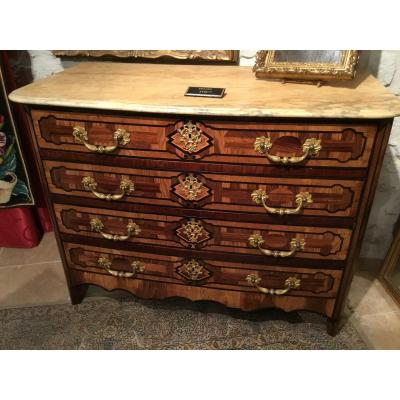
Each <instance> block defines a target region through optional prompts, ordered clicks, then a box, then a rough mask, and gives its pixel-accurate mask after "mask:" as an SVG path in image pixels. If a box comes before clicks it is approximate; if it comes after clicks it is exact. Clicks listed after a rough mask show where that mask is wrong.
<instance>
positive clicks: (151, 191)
mask: <svg viewBox="0 0 400 400" xmlns="http://www.w3.org/2000/svg"><path fill="white" fill-rule="evenodd" d="M44 165H45V169H46V175H47V180H48V183H49V190H50V192H52V193H57V194H68V195H70V196H80V197H87V198H96V197H98V193H100V196H101V194H104V195H106V194H109V195H117V196H118V195H120V194H123V196H122V197H121V198H119V200H118V201H121V202H129V203H141V204H148V205H156V206H158V205H159V206H171V207H177V206H178V207H179V206H184V207H187V208H203V209H206V210H218V211H239V212H244V213H260V214H270V215H276V214H278V215H279V214H280V213H283V214H289V215H291V214H299V215H305V216H307V215H310V216H324V217H330V216H332V217H354V216H355V215H356V212H357V206H358V202H359V199H360V195H361V190H362V182H361V181H355V180H329V179H318V180H317V179H315V180H312V179H289V178H270V177H254V176H253V177H248V176H245V177H244V176H235V175H219V174H191V173H190V174H187V173H179V172H174V171H155V170H139V169H125V168H118V167H107V166H100V165H89V164H76V163H67V162H57V161H48V160H46V161H44ZM84 178H85V179H89V180H92V183H93V182H95V186H96V187H95V189H93V190H91V189H90V185H89V186H88V185H86V187H85V184H84V183H83V181H82V180H83V179H84ZM127 180H128V181H130V182H132V183H133V184H134V191H131V192H128V191H125V192H123V191H122V189H121V184H122V183H123V182H124V181H127ZM92 188H93V186H92ZM94 192H97V194H96V193H94ZM104 201H105V202H106V201H107V199H104Z"/></svg>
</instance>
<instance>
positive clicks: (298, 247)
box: [249, 233, 306, 258]
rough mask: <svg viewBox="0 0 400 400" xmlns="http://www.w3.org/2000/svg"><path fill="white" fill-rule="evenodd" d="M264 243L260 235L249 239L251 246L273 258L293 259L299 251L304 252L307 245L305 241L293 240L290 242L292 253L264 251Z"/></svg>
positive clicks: (256, 234) (253, 235) (254, 234)
mask: <svg viewBox="0 0 400 400" xmlns="http://www.w3.org/2000/svg"><path fill="white" fill-rule="evenodd" d="M263 243H264V239H263V238H262V237H261V235H259V234H258V233H253V234H252V235H251V236H250V237H249V244H250V246H251V247H258V249H259V250H260V251H261V253H263V254H264V255H266V256H272V257H282V258H283V257H291V256H294V255H295V254H296V253H297V252H298V251H302V250H304V246H305V244H306V242H305V240H304V239H295V238H293V239H292V240H291V241H290V251H278V250H268V249H263V248H262V247H261V245H262V244H263Z"/></svg>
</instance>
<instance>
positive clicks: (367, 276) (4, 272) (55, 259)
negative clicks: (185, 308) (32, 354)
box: [0, 233, 400, 349]
mask: <svg viewBox="0 0 400 400" xmlns="http://www.w3.org/2000/svg"><path fill="white" fill-rule="evenodd" d="M360 264H361V263H360ZM374 275H375V274H374V272H373V271H372V269H371V267H370V266H368V265H366V264H365V263H362V265H361V266H360V268H358V271H357V273H356V276H355V277H354V280H353V284H352V287H351V289H350V293H349V298H348V302H347V310H346V313H347V314H348V315H350V317H349V318H350V320H351V322H352V323H353V325H354V326H355V327H356V329H357V330H358V331H359V333H360V335H361V336H362V337H363V339H364V340H365V342H366V343H367V344H368V346H369V347H370V348H371V349H400V307H399V306H398V305H397V304H396V303H395V302H394V301H393V300H392V298H391V297H390V296H389V295H388V294H387V293H386V291H385V289H384V288H383V287H382V285H381V284H380V283H379V281H377V280H376V279H375V278H374ZM101 292H102V293H104V295H105V296H106V295H107V292H105V291H101ZM96 293H97V292H96ZM97 295H98V294H97ZM68 302H69V295H68V290H67V284H66V280H65V276H64V271H63V268H62V265H61V260H60V256H59V253H58V250H57V246H56V242H55V238H54V235H53V234H52V233H48V234H46V235H45V236H44V238H43V240H42V242H41V243H40V245H39V246H38V247H36V248H33V249H4V248H0V308H10V307H21V306H29V305H39V304H60V303H68Z"/></svg>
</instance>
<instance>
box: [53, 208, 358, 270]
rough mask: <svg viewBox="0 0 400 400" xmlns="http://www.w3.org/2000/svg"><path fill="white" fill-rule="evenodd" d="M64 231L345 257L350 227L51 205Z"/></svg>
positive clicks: (274, 254) (263, 253)
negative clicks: (273, 223) (268, 222)
mask: <svg viewBox="0 0 400 400" xmlns="http://www.w3.org/2000/svg"><path fill="white" fill-rule="evenodd" d="M54 211H55V214H56V218H57V222H58V225H59V230H60V232H62V233H66V234H72V235H74V234H78V235H81V236H85V237H93V238H99V239H105V240H108V241H109V242H110V245H111V243H112V242H128V243H132V244H136V245H137V247H138V248H139V249H140V248H142V247H143V246H148V248H149V249H151V247H152V246H161V247H170V248H180V249H185V248H186V249H202V250H204V251H208V252H225V253H238V254H244V255H249V256H253V259H255V258H257V257H254V256H258V260H259V261H260V262H263V261H264V260H273V259H275V258H279V259H281V261H282V262H285V260H287V259H299V260H300V259H315V260H321V261H323V260H345V259H346V257H347V250H348V247H349V243H350V238H351V233H352V232H351V231H350V230H348V229H340V228H323V227H305V226H289V225H272V224H260V223H247V222H240V221H227V220H213V219H205V218H202V219H195V218H182V217H177V216H170V215H165V214H162V215H159V214H141V213H129V212H123V211H114V210H104V209H92V208H87V207H79V206H69V205H62V204H54Z"/></svg>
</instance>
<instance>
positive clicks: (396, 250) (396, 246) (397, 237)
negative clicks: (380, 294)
mask: <svg viewBox="0 0 400 400" xmlns="http://www.w3.org/2000/svg"><path fill="white" fill-rule="evenodd" d="M396 228H397V229H396V233H395V234H394V236H393V241H392V244H391V245H390V248H389V250H388V252H387V254H386V257H385V261H384V262H383V265H382V268H381V270H380V272H379V280H380V282H381V283H382V285H383V286H384V287H385V289H386V290H387V291H388V292H389V293H390V295H391V296H392V297H393V298H394V299H395V300H396V301H397V302H398V303H399V305H400V287H399V286H396V285H395V283H394V282H393V280H392V279H391V276H392V274H393V272H394V269H395V268H396V267H397V266H398V264H399V262H400V223H399V222H398V223H397V227H396Z"/></svg>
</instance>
